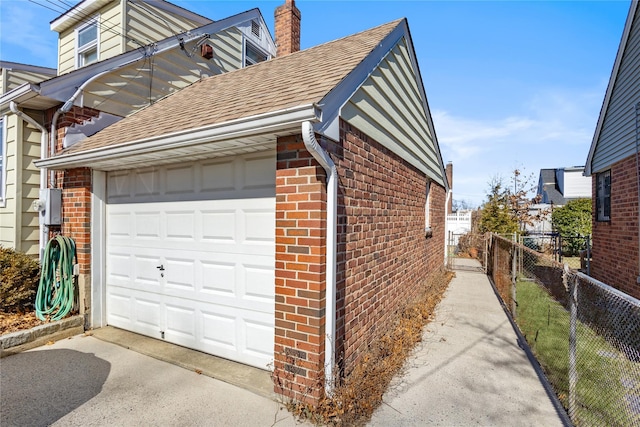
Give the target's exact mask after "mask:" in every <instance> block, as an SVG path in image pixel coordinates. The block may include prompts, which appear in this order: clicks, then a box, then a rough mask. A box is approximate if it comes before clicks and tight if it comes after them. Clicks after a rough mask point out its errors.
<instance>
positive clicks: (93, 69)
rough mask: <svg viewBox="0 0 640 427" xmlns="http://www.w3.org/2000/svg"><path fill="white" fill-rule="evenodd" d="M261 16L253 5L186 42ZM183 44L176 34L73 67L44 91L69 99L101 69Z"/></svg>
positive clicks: (42, 90) (193, 33) (45, 84)
mask: <svg viewBox="0 0 640 427" xmlns="http://www.w3.org/2000/svg"><path fill="white" fill-rule="evenodd" d="M258 18H261V14H260V12H259V11H258V10H257V9H252V10H250V11H247V12H243V13H241V14H238V15H235V16H232V17H229V18H225V19H222V20H220V21H216V22H212V23H210V24H207V25H204V26H202V27H199V28H195V29H193V30H191V31H188V32H187V33H186V34H184V37H183V39H184V42H185V43H187V42H189V41H192V40H196V39H198V38H200V37H201V36H202V35H204V34H215V33H218V32H220V31H222V30H225V29H227V28H230V27H233V26H236V25H238V24H240V23H242V22H244V21H247V20H251V19H258ZM179 48H180V42H179V41H178V40H177V38H176V37H175V36H171V37H167V38H165V39H163V40H161V41H159V42H157V43H154V44H153V45H152V47H148V48H147V50H149V52H147V51H141V49H136V50H132V51H130V52H126V53H123V54H120V55H118V56H114V57H112V58H109V59H105V60H104V61H100V62H96V63H95V64H91V65H88V66H86V67H83V68H80V69H77V70H75V71H71V72H69V73H67V74H63V75H62V76H58V77H54V78H52V79H49V80H46V81H44V82H42V83H40V94H41V95H42V96H46V97H49V98H53V99H57V100H59V101H60V102H65V101H67V100H68V99H69V98H71V96H72V95H73V94H74V93H75V91H76V89H77V88H78V87H79V86H81V85H82V84H83V83H84V82H85V81H87V80H88V79H90V78H92V77H94V76H95V75H97V74H99V73H103V72H106V71H110V70H116V69H118V68H121V67H123V66H125V65H129V64H131V63H133V62H136V61H139V60H142V59H144V58H146V57H147V56H148V54H149V53H152V54H154V55H155V54H158V53H162V52H165V51H167V50H171V49H179Z"/></svg>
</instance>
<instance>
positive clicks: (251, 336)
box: [243, 319, 274, 358]
mask: <svg viewBox="0 0 640 427" xmlns="http://www.w3.org/2000/svg"><path fill="white" fill-rule="evenodd" d="M265 320H266V319H265ZM243 323H244V324H243V327H244V329H245V333H244V335H245V340H244V347H245V352H246V353H247V354H248V355H252V356H253V357H257V358H266V357H272V355H273V353H272V352H266V351H265V349H267V348H272V347H273V344H274V342H273V341H274V339H273V323H264V321H262V322H261V321H259V320H257V319H255V320H244V321H243Z"/></svg>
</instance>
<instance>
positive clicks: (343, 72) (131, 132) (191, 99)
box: [63, 20, 401, 154]
mask: <svg viewBox="0 0 640 427" xmlns="http://www.w3.org/2000/svg"><path fill="white" fill-rule="evenodd" d="M400 22H401V20H397V21H393V22H390V23H388V24H384V25H381V26H379V27H376V28H372V29H370V30H367V31H363V32H361V33H358V34H354V35H352V36H348V37H345V38H342V39H339V40H335V41H332V42H328V43H325V44H322V45H319V46H316V47H313V48H309V49H306V50H303V51H300V52H295V53H292V54H290V55H286V56H281V57H277V58H274V59H272V60H269V61H266V62H262V63H259V64H256V65H253V66H250V67H247V68H243V69H240V70H236V71H231V72H228V73H225V74H220V75H216V76H212V77H208V78H206V79H203V80H201V81H199V82H197V83H194V84H193V85H191V86H189V87H186V88H184V89H182V90H181V91H179V92H176V93H174V94H172V95H170V96H168V97H166V98H164V99H162V100H160V101H158V102H156V103H155V104H153V105H151V106H149V107H147V108H144V109H142V110H140V111H138V112H136V113H134V114H132V115H131V116H129V117H126V118H125V119H123V120H121V121H120V122H118V123H115V124H113V125H111V126H109V127H107V128H106V129H104V130H102V131H101V132H98V133H97V134H95V135H93V136H92V137H89V138H87V139H85V140H83V141H81V142H79V143H78V144H76V145H74V146H72V147H70V148H68V149H66V150H65V151H64V152H63V154H71V153H79V152H83V151H87V150H91V149H96V148H102V147H106V146H112V145H119V144H121V143H126V142H132V141H137V140H140V139H144V138H150V137H160V136H163V135H166V134H170V133H174V132H179V131H185V130H188V129H193V128H200V127H203V126H208V125H215V124H219V123H224V122H228V121H230V120H234V119H241V118H245V117H250V116H255V115H258V114H264V113H269V112H275V111H280V110H284V109H287V108H291V107H296V106H302V105H308V104H312V103H318V102H320V101H321V100H322V98H324V96H325V95H326V94H327V93H329V92H330V91H331V90H332V89H333V88H334V87H336V86H337V85H338V84H339V83H340V82H341V81H342V80H343V79H344V78H345V77H346V76H347V75H349V73H350V72H351V71H352V70H353V69H354V68H355V67H356V66H357V65H358V64H359V63H360V62H361V61H363V60H364V59H365V58H366V57H367V55H369V53H371V51H372V50H373V49H374V48H375V47H376V46H377V45H378V44H379V43H380V42H381V41H382V40H383V39H384V38H385V37H386V36H387V35H388V34H389V33H390V32H391V31H393V30H394V29H395V28H396V27H397V26H398V25H399V24H400Z"/></svg>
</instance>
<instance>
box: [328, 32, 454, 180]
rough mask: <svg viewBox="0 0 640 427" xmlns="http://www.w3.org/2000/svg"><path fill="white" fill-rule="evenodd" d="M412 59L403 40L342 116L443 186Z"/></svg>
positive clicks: (342, 112) (358, 92)
mask: <svg viewBox="0 0 640 427" xmlns="http://www.w3.org/2000/svg"><path fill="white" fill-rule="evenodd" d="M424 105H426V100H423V99H422V96H421V91H420V90H419V89H418V85H417V83H416V75H415V73H414V71H413V67H412V63H411V59H410V57H409V53H408V50H407V45H406V42H405V40H404V39H402V40H400V41H399V42H398V44H397V45H396V46H395V47H394V48H393V50H392V51H391V52H390V53H389V54H388V55H387V57H386V58H385V59H384V60H383V61H382V62H381V63H380V65H379V66H378V67H377V68H376V69H375V70H374V71H373V72H372V73H371V75H370V76H369V78H368V79H367V80H366V81H365V82H364V84H363V85H362V86H361V87H360V89H358V91H357V92H356V93H355V94H354V95H353V96H352V97H351V99H350V100H349V101H348V102H347V103H346V104H345V105H344V106H343V108H342V110H341V114H340V115H341V117H342V118H343V119H344V120H345V121H347V122H348V123H350V124H352V125H353V126H355V127H356V128H358V129H359V130H361V131H362V132H364V133H365V134H367V135H369V136H370V137H372V138H373V139H375V140H376V141H378V142H379V143H380V144H382V145H384V146H386V147H387V148H389V149H390V150H392V151H393V152H395V153H397V154H398V155H399V156H400V157H402V158H403V159H405V160H406V161H408V162H409V163H411V164H412V165H414V166H416V167H417V168H418V169H420V170H421V171H423V172H425V173H426V174H427V176H428V177H429V178H431V179H432V180H433V181H435V182H436V183H438V184H440V185H442V186H444V175H443V172H442V170H441V167H440V159H439V154H438V150H437V148H436V146H435V142H434V139H433V135H432V134H431V131H430V127H429V121H428V118H427V114H428V112H427V111H425V108H424V107H423V106H424Z"/></svg>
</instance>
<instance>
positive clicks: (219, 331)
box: [200, 309, 237, 353]
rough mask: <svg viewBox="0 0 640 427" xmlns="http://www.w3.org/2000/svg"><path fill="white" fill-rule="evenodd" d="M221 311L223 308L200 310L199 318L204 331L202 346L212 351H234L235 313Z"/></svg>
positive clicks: (235, 348)
mask: <svg viewBox="0 0 640 427" xmlns="http://www.w3.org/2000/svg"><path fill="white" fill-rule="evenodd" d="M221 311H223V310H215V311H212V310H210V309H208V310H204V311H202V312H201V316H200V318H201V322H202V330H203V331H204V332H203V336H202V343H203V346H204V347H205V348H207V347H208V348H209V349H210V350H212V352H214V353H215V352H216V350H221V351H224V352H228V351H232V352H236V351H237V345H236V344H237V340H236V335H237V334H236V326H235V324H236V315H235V313H229V314H227V315H225V314H224V313H222V312H221Z"/></svg>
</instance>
